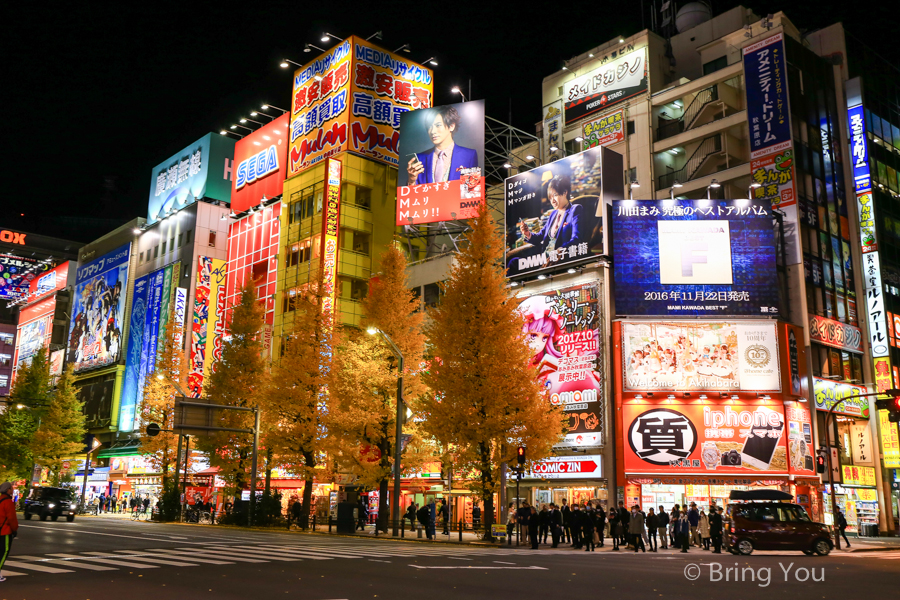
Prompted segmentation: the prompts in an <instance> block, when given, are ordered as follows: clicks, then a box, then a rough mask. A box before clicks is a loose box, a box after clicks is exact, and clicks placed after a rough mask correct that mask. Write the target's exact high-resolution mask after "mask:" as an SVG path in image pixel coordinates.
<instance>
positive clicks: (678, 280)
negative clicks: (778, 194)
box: [612, 200, 780, 317]
mask: <svg viewBox="0 0 900 600" xmlns="http://www.w3.org/2000/svg"><path fill="white" fill-rule="evenodd" d="M612 235H613V265H614V267H613V273H614V276H615V302H616V314H618V315H633V316H643V315H647V316H668V317H695V316H712V317H725V316H735V315H740V316H756V317H760V316H763V317H778V316H779V314H780V312H779V299H778V277H777V273H776V265H775V256H776V255H775V234H774V227H773V224H772V208H771V204H770V203H769V201H768V200H659V201H654V200H615V201H613V213H612Z"/></svg>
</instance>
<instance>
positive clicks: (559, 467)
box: [525, 454, 603, 479]
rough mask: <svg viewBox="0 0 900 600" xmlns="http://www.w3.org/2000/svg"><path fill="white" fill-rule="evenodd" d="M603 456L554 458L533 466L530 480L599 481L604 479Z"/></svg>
mask: <svg viewBox="0 0 900 600" xmlns="http://www.w3.org/2000/svg"><path fill="white" fill-rule="evenodd" d="M602 468H603V456H601V455H600V454H587V455H584V456H553V457H550V458H545V459H544V460H542V461H539V462H536V463H534V464H533V465H532V467H531V470H530V471H527V472H526V473H525V477H526V478H529V479H597V478H600V477H602Z"/></svg>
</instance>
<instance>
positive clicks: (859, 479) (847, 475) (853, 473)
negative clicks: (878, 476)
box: [842, 465, 875, 487]
mask: <svg viewBox="0 0 900 600" xmlns="http://www.w3.org/2000/svg"><path fill="white" fill-rule="evenodd" d="M842 471H843V476H844V477H843V480H844V485H862V486H865V487H875V469H873V468H872V467H857V466H856V465H853V466H850V465H843V466H842Z"/></svg>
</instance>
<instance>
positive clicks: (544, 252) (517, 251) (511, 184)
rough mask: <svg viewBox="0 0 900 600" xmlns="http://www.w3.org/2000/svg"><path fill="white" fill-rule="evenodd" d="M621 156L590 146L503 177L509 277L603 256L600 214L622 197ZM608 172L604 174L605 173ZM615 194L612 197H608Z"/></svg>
mask: <svg viewBox="0 0 900 600" xmlns="http://www.w3.org/2000/svg"><path fill="white" fill-rule="evenodd" d="M621 164H622V157H621V156H620V155H618V154H616V153H615V152H611V151H609V150H607V149H605V148H602V147H601V148H592V149H591V150H586V151H584V152H580V153H578V154H574V155H572V156H568V157H566V158H563V159H560V160H557V161H555V162H552V163H550V164H548V165H544V166H542V167H538V168H536V169H532V170H531V171H526V172H525V173H519V174H518V175H513V176H512V177H508V178H507V179H506V181H505V183H504V195H505V199H506V264H507V268H508V271H507V274H508V276H510V277H512V276H516V275H523V274H526V273H532V272H536V271H540V270H543V269H548V268H556V267H560V266H563V265H567V264H571V263H576V262H584V261H586V260H589V259H591V258H594V257H596V256H599V255H602V254H604V251H605V248H604V236H603V219H602V218H601V217H602V214H603V212H604V211H605V206H606V203H605V202H604V197H605V198H606V202H608V201H609V200H610V199H611V198H612V197H614V198H621V197H622V196H621V191H622V169H621ZM604 171H606V172H607V173H609V174H611V175H610V176H609V177H605V175H606V173H604ZM613 194H616V195H613Z"/></svg>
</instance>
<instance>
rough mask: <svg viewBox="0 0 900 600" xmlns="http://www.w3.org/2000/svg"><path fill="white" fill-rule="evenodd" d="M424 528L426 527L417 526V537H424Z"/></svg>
mask: <svg viewBox="0 0 900 600" xmlns="http://www.w3.org/2000/svg"><path fill="white" fill-rule="evenodd" d="M425 527H427V525H426V526H425ZM422 529H424V528H423V527H416V534H417V536H416V537H418V538H419V539H422Z"/></svg>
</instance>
